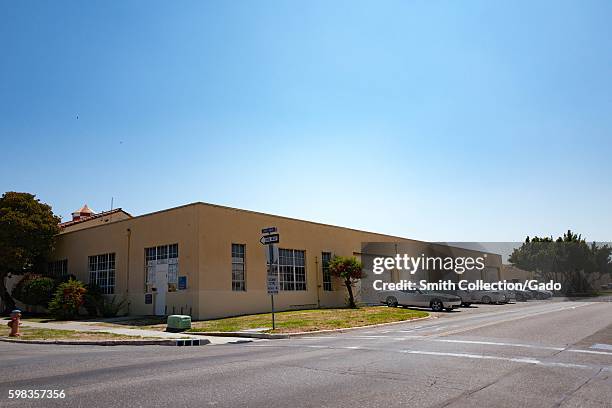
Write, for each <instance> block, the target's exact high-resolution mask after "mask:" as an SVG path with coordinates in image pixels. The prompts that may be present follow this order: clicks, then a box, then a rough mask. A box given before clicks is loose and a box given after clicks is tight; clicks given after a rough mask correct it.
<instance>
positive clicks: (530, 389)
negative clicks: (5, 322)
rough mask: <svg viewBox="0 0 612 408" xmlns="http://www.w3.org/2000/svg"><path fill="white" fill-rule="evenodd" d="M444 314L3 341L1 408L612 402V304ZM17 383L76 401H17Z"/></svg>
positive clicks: (518, 306) (482, 308) (542, 305)
mask: <svg viewBox="0 0 612 408" xmlns="http://www.w3.org/2000/svg"><path fill="white" fill-rule="evenodd" d="M438 316H439V317H437V318H435V319H431V320H426V321H419V322H413V323H406V324H399V325H393V326H385V327H379V328H376V329H361V330H353V331H349V332H346V333H341V334H334V335H325V336H312V337H304V338H299V339H288V340H269V341H268V340H262V341H254V342H252V343H244V344H231V345H215V346H201V347H193V348H182V347H163V346H146V347H133V346H116V347H90V346H42V345H17V344H9V343H0V406H2V407H5V406H6V407H13V406H22V407H25V406H37V407H55V406H71V407H156V406H176V407H206V406H215V407H238V406H244V407H351V408H355V407H381V406H382V407H396V406H397V407H399V406H402V407H406V406H410V407H513V408H516V407H538V408H540V407H607V408H610V407H612V349H607V348H606V346H605V345H606V344H608V345H611V344H612V303H603V302H599V303H585V302H554V301H538V302H528V303H518V304H514V305H504V306H495V305H480V306H478V307H474V308H469V309H460V311H458V312H453V313H446V314H440V315H438ZM9 389H63V390H65V393H66V398H65V399H63V400H49V399H47V400H44V401H43V400H38V401H36V400H15V399H12V400H11V399H8V390H9Z"/></svg>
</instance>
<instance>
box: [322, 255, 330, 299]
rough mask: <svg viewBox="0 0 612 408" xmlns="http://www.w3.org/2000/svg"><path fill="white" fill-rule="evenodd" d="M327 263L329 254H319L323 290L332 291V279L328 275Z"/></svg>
mask: <svg viewBox="0 0 612 408" xmlns="http://www.w3.org/2000/svg"><path fill="white" fill-rule="evenodd" d="M329 261H331V252H322V253H321V267H322V269H323V290H325V291H332V290H333V288H332V277H331V274H330V273H329Z"/></svg>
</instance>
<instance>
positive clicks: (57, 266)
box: [47, 259, 68, 278]
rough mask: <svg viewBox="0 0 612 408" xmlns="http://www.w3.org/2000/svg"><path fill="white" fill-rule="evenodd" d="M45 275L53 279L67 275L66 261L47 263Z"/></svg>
mask: <svg viewBox="0 0 612 408" xmlns="http://www.w3.org/2000/svg"><path fill="white" fill-rule="evenodd" d="M47 275H49V276H51V277H53V278H59V277H62V276H66V275H68V260H67V259H60V260H59V261H53V262H49V264H48V265H47Z"/></svg>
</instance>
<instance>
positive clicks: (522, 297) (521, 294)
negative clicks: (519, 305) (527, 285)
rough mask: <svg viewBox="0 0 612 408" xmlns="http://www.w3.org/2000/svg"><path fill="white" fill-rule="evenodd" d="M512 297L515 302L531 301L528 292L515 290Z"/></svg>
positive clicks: (530, 295)
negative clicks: (514, 298)
mask: <svg viewBox="0 0 612 408" xmlns="http://www.w3.org/2000/svg"><path fill="white" fill-rule="evenodd" d="M514 296H515V297H516V300H517V302H526V301H528V300H529V299H533V294H532V293H531V292H530V291H528V290H515V291H514Z"/></svg>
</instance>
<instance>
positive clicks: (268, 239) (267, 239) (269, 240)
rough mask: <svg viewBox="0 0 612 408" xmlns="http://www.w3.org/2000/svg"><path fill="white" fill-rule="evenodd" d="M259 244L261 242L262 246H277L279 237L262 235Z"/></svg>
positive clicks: (276, 235)
mask: <svg viewBox="0 0 612 408" xmlns="http://www.w3.org/2000/svg"><path fill="white" fill-rule="evenodd" d="M259 242H261V243H262V244H264V245H270V244H278V243H279V242H280V235H278V234H271V235H264V236H263V237H261V239H260V240H259Z"/></svg>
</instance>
